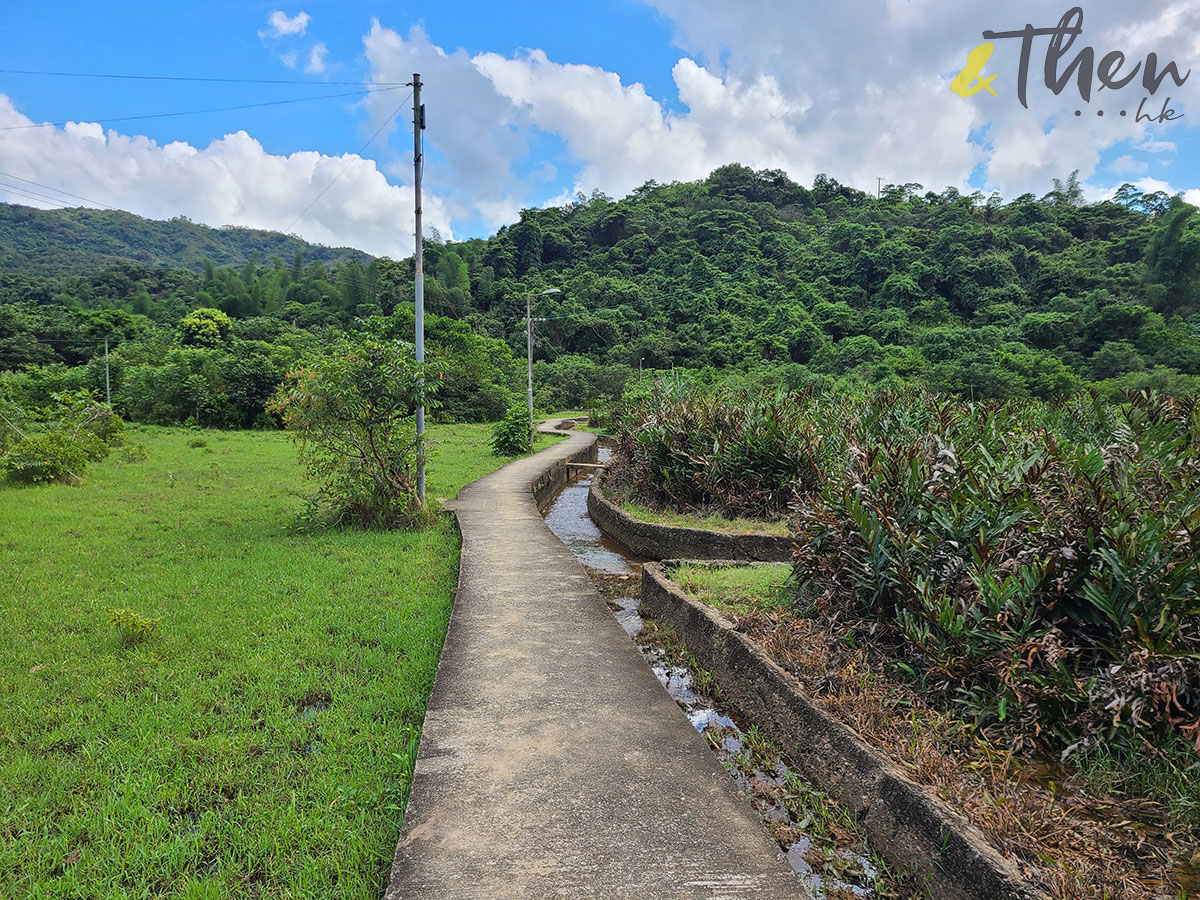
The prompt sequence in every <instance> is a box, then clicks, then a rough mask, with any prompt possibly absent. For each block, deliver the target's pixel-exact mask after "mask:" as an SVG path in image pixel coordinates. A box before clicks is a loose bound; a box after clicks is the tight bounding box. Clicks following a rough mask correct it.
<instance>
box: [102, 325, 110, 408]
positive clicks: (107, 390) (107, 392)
mask: <svg viewBox="0 0 1200 900" xmlns="http://www.w3.org/2000/svg"><path fill="white" fill-rule="evenodd" d="M104 402H105V403H107V404H108V405H109V406H112V385H111V382H110V381H109V380H108V338H105V339H104Z"/></svg>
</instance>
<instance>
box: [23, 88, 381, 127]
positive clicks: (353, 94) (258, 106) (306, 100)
mask: <svg viewBox="0 0 1200 900" xmlns="http://www.w3.org/2000/svg"><path fill="white" fill-rule="evenodd" d="M403 86H404V85H400V86H397V87H385V88H379V89H378V90H366V91H345V92H343V93H340V94H322V95H321V96H318V97H295V98H293V99H291V100H271V101H268V102H265V103H243V104H241V105H239V106H216V107H212V108H210V109H189V110H184V111H182V112H168V113H150V114H147V115H142V116H110V117H107V118H100V119H89V120H88V121H90V122H97V123H104V122H133V121H137V120H141V119H169V118H172V117H175V116H197V115H202V114H204V113H217V112H231V111H234V110H240V109H261V108H262V107H265V106H286V105H287V104H289V103H310V102H312V101H314V100H335V99H337V98H339V97H362V96H364V95H366V94H382V93H385V92H386V91H398V90H399V89H400V87H403ZM74 121H82V120H75V119H72V120H68V121H66V122H37V123H34V124H31V125H5V126H3V127H0V131H24V130H27V129H30V128H62V127H64V126H66V125H70V124H71V122H74Z"/></svg>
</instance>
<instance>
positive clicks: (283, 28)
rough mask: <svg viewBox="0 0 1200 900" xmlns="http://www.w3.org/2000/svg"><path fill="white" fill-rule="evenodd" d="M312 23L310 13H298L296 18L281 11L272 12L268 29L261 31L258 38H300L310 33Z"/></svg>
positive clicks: (268, 18)
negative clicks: (287, 36) (292, 36)
mask: <svg viewBox="0 0 1200 900" xmlns="http://www.w3.org/2000/svg"><path fill="white" fill-rule="evenodd" d="M310 21H311V19H310V17H309V15H308V13H306V12H298V13H296V14H295V15H294V16H289V15H288V14H287V13H285V12H284V11H283V10H281V9H276V10H272V12H271V14H270V15H269V16H267V28H266V30H264V31H260V32H259V33H258V36H259V37H261V38H263V39H264V40H265V39H266V38H280V37H283V36H284V35H294V36H296V37H300V36H302V35H304V34H305V32H307V31H308V23H309V22H310Z"/></svg>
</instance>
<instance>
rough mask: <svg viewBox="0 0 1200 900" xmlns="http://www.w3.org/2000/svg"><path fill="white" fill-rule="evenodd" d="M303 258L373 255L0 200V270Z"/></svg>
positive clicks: (44, 271) (52, 271)
mask: <svg viewBox="0 0 1200 900" xmlns="http://www.w3.org/2000/svg"><path fill="white" fill-rule="evenodd" d="M297 252H299V253H301V254H302V255H303V257H304V261H305V262H306V263H309V262H325V263H337V262H343V261H347V260H353V261H355V262H357V263H359V264H360V265H364V266H365V265H368V264H369V263H370V262H371V260H372V259H374V257H373V256H371V255H370V254H369V253H363V252H362V251H361V250H355V249H352V248H349V247H326V246H324V245H322V244H310V243H309V242H308V241H305V240H302V239H301V238H297V237H291V236H289V235H286V234H280V233H279V232H277V231H264V230H262V229H257V228H242V227H234V226H226V227H224V228H210V227H209V226H207V225H200V224H198V223H196V222H192V221H189V220H188V219H184V218H178V219H171V220H169V221H160V220H156V219H144V218H142V217H141V216H136V215H134V214H133V213H127V212H122V211H118V210H104V209H87V208H83V207H79V208H74V209H34V208H32V207H28V206H18V205H15V204H11V203H0V271H5V272H9V273H20V274H27V275H39V276H42V277H55V276H61V275H85V274H91V273H93V272H98V271H100V270H101V269H103V268H105V267H106V266H108V265H110V264H112V263H113V262H114V261H115V260H133V261H135V262H139V263H143V264H145V265H149V266H166V267H184V268H188V269H194V270H200V269H202V268H203V267H204V261H205V259H209V260H212V262H213V263H214V264H215V265H217V266H241V265H244V264H245V263H246V262H248V261H249V260H250V258H251V257H252V256H257V258H258V261H259V262H260V263H267V262H270V260H271V258H272V257H274V256H278V257H279V258H280V259H282V260H283V261H284V262H287V263H290V262H291V261H292V260H293V259H294V258H295V256H296V253H297Z"/></svg>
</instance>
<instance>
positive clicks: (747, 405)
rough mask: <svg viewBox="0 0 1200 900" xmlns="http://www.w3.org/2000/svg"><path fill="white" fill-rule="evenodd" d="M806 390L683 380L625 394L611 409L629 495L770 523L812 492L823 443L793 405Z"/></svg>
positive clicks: (814, 420) (813, 423) (812, 421)
mask: <svg viewBox="0 0 1200 900" xmlns="http://www.w3.org/2000/svg"><path fill="white" fill-rule="evenodd" d="M815 396H816V394H815V392H814V391H811V390H809V391H806V392H801V393H789V392H787V391H784V390H781V389H780V390H774V391H767V390H759V389H744V390H726V389H721V388H716V389H713V388H705V387H703V386H701V385H699V384H696V383H694V382H693V381H692V380H690V379H686V378H673V379H666V380H662V381H659V382H656V383H655V384H654V385H653V386H652V387H650V388H649V389H648V390H644V389H641V388H637V387H635V388H634V390H633V391H632V392H630V394H629V395H628V396H627V397H626V398H625V399H624V400H623V401H622V403H621V404H619V405H618V406H617V408H615V409H614V411H613V417H614V421H615V424H616V427H617V431H618V434H619V449H620V452H621V456H622V459H623V460H624V461H625V463H626V464H627V465H629V466H631V467H632V475H633V477H634V479H635V481H636V485H637V488H638V490H639V492H640V493H641V494H642V495H643V496H644V497H645V499H647V500H649V501H650V502H652V503H654V504H657V505H667V506H670V507H673V508H675V509H678V510H681V511H688V510H706V511H707V510H711V509H716V510H717V511H718V512H721V513H725V514H727V515H729V516H732V517H738V516H749V517H758V518H778V517H780V516H782V515H784V514H785V513H786V512H787V509H788V506H789V504H790V503H791V502H792V501H793V499H794V498H795V497H796V495H797V492H799V491H804V490H812V489H814V488H815V487H816V484H817V481H818V479H819V477H820V472H819V464H818V461H819V458H820V456H821V454H822V453H824V452H825V445H826V443H827V441H826V437H825V435H824V430H823V428H822V427H821V423H820V419H819V417H811V416H808V415H807V414H806V413H805V411H804V407H803V405H802V401H806V400H812V399H813V398H814V397H815Z"/></svg>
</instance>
